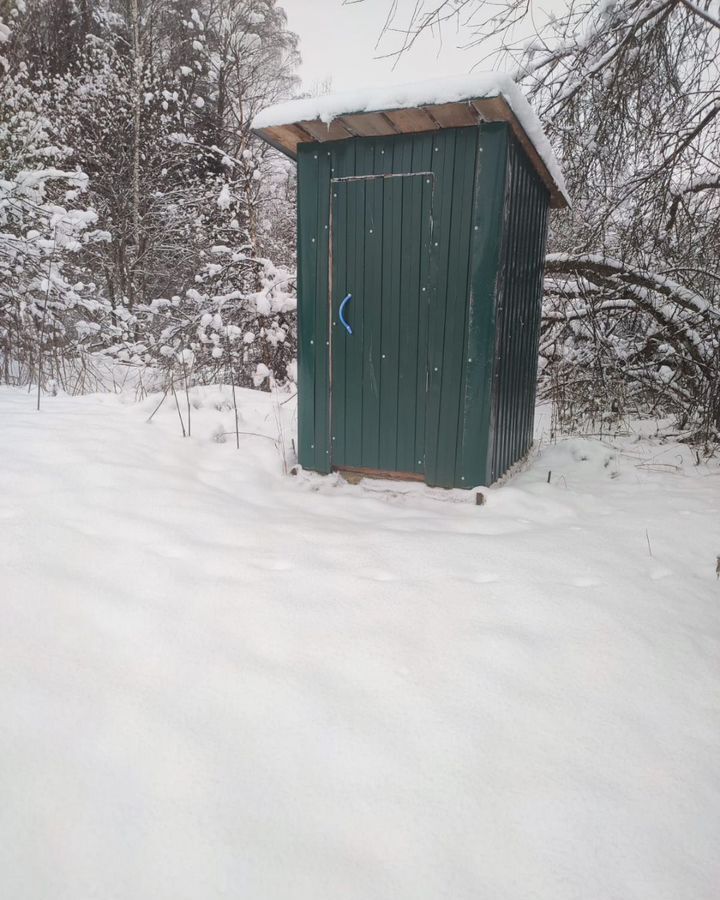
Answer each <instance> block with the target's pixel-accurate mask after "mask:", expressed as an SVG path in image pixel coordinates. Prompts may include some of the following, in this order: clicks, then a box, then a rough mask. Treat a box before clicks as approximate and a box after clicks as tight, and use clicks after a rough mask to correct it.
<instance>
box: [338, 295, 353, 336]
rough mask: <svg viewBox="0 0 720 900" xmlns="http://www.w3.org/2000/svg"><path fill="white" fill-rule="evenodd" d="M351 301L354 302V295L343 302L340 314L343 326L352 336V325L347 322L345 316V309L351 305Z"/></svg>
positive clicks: (348, 296)
mask: <svg viewBox="0 0 720 900" xmlns="http://www.w3.org/2000/svg"><path fill="white" fill-rule="evenodd" d="M351 300H352V294H348V295H347V297H346V298H345V299H344V300H343V302H342V303H341V304H340V312H339V316H340V321H341V322H342V323H343V325H344V326H345V329H346V331H347V333H348V334H352V325H351V324H350V323H349V322H347V321H346V320H345V316H344V315H343V312H344V311H345V307H346V306H347V305H348V303H349V302H350V301H351Z"/></svg>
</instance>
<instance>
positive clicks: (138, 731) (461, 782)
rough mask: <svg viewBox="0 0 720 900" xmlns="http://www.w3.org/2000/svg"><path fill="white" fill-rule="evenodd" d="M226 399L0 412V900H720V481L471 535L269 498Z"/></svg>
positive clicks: (322, 499) (686, 472) (682, 477)
mask: <svg viewBox="0 0 720 900" xmlns="http://www.w3.org/2000/svg"><path fill="white" fill-rule="evenodd" d="M228 398H229V394H228V392H227V391H225V392H224V393H223V392H221V391H220V390H219V389H213V390H209V389H207V390H197V391H196V392H195V393H194V402H195V404H196V405H197V407H198V408H195V409H193V410H192V432H193V436H192V437H191V438H189V439H183V438H182V437H181V435H180V431H179V422H178V416H177V411H176V409H175V406H174V404H171V402H170V401H167V402H166V403H165V404H164V405H163V406H162V408H161V409H160V411H159V412H158V413H157V415H156V416H155V418H154V420H153V422H152V423H151V424H146V421H145V420H146V419H147V417H148V415H149V414H150V412H151V411H152V409H153V408H154V406H155V405H156V404H157V402H158V399H159V397H152V398H149V399H148V400H146V401H144V402H143V403H141V404H136V403H133V402H131V398H129V397H128V398H123V397H116V396H112V395H105V396H92V397H85V398H79V399H70V398H66V397H57V398H50V397H48V398H45V399H44V401H43V408H42V411H41V412H40V413H37V412H35V410H34V408H33V404H34V399H33V398H32V397H30V396H28V395H27V394H26V393H24V392H22V391H18V390H12V389H7V388H6V389H2V390H0V528H1V530H2V539H1V540H0V897H2V898H7V900H31V898H32V900H91V898H93V900H95V898H97V900H215V898H219V897H230V898H242V900H305V898H307V900H340V898H342V900H438V898H441V897H444V898H450V900H511V898H512V900H530V898H539V900H571V898H572V900H717V897H718V896H719V895H720V852H719V851H718V848H719V847H720V581H718V580H717V579H716V575H715V564H716V557H717V555H718V554H720V466H719V465H718V462H717V461H715V462H712V461H711V462H710V463H709V464H707V465H705V464H703V465H700V466H696V465H694V462H695V460H694V458H693V454H692V452H691V451H690V450H689V449H688V448H687V447H686V446H683V445H680V444H674V443H672V442H665V443H663V442H661V441H660V440H658V439H651V438H644V439H642V440H637V439H635V438H633V437H627V438H623V439H622V440H613V441H603V442H601V441H599V440H590V439H588V440H579V439H575V440H570V441H566V442H563V443H559V444H557V445H552V446H549V445H545V446H544V447H542V449H541V451H540V453H539V454H537V455H536V456H535V458H534V461H533V463H532V465H531V466H530V467H529V468H527V469H526V470H525V471H524V472H521V473H520V474H519V475H517V476H516V477H515V478H514V479H512V480H511V481H510V482H509V483H508V484H507V485H505V486H504V487H501V488H495V489H492V490H490V491H489V492H488V501H487V503H486V505H484V506H476V505H475V504H474V497H473V495H471V494H463V493H461V492H445V491H440V490H430V489H427V488H424V487H420V486H417V485H414V486H403V485H397V484H393V485H390V486H388V485H384V484H380V483H377V482H374V483H370V484H367V483H366V484H365V485H362V484H361V485H358V486H352V485H346V484H344V483H342V482H340V481H339V480H338V479H337V478H336V477H334V476H332V477H328V478H320V477H317V476H309V475H303V474H300V475H298V476H296V477H291V476H284V475H283V474H282V465H281V456H280V454H279V452H278V450H277V448H276V446H275V444H274V443H273V440H271V439H270V438H271V437H275V436H276V434H277V416H276V408H275V407H276V405H275V403H274V401H273V400H272V398H271V397H270V396H269V395H263V394H259V393H253V392H241V393H240V401H241V413H242V421H241V423H240V428H241V429H242V430H243V431H246V432H259V433H260V434H263V435H267V436H269V437H267V436H266V437H259V436H256V435H255V434H244V435H241V438H240V440H241V449H240V451H239V452H238V451H237V450H236V449H235V447H234V436H228V437H227V440H226V442H225V443H219V442H218V441H217V439H216V438H217V434H218V432H219V431H231V430H232V423H233V414H232V411H231V409H230V408H229V404H228ZM217 407H221V408H220V409H218V408H217ZM282 410H283V417H284V423H285V444H286V447H287V452H288V454H290V453H291V452H292V451H291V449H290V447H291V444H290V438H291V432H292V429H291V424H292V403H286V404H285V405H284V406H283V407H282ZM549 470H550V471H551V472H552V477H551V482H550V484H548V483H547V474H548V471H549Z"/></svg>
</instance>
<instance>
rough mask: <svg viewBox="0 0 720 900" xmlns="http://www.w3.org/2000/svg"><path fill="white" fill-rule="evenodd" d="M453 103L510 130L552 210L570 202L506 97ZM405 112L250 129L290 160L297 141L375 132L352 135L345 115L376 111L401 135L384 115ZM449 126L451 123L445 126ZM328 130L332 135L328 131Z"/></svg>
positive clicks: (427, 109)
mask: <svg viewBox="0 0 720 900" xmlns="http://www.w3.org/2000/svg"><path fill="white" fill-rule="evenodd" d="M453 104H456V105H457V106H458V107H462V108H465V107H470V108H471V109H473V110H474V111H475V113H476V114H477V121H478V123H480V122H505V123H506V124H507V125H508V126H509V128H510V130H511V131H512V133H513V135H514V137H515V138H516V140H517V141H518V143H519V144H520V145H521V147H522V148H523V150H524V152H525V154H526V156H527V157H528V159H529V160H530V162H531V164H532V166H533V168H534V169H535V171H536V172H537V174H538V176H539V178H540V180H541V181H542V182H543V184H544V185H545V188H546V189H547V191H548V194H549V196H550V207H551V208H553V209H563V208H565V207H568V206H569V205H570V201H569V198H568V197H567V196H566V195H565V194H564V192H563V190H562V188H561V186H560V185H559V184H557V183H556V181H555V179H554V178H553V176H552V174H551V172H550V170H549V169H548V167H547V165H546V164H545V161H544V160H543V158H542V156H541V155H540V153H539V152H538V150H537V149H536V148H535V145H534V143H533V142H532V140H531V139H530V137H529V136H528V134H527V132H526V131H525V129H524V128H523V126H522V124H521V123H520V121H519V119H518V117H517V116H516V115H515V113H514V112H513V110H512V107H511V106H510V104H509V103H508V102H507V100H506V99H505V98H504V97H503V96H502V95H500V94H499V95H497V96H495V97H479V98H471V99H468V100H456V101H453ZM441 105H442V106H444V107H448V106H450V105H451V104H448V103H445V104H423V106H422V107H421V109H422V111H423V112H425V113H428V114H430V115H432V113H431V110H432V108H433V106H441ZM402 111H406V112H407V111H408V110H403V108H402V107H400V108H397V109H396V108H388V109H383V110H380V109H379V110H363V111H361V112H357V113H345V114H344V115H341V116H338V117H337V118H336V119H334V120H333V122H331V123H329V124H327V123H325V122H322V121H321V120H320V119H317V120H313V121H312V122H308V123H307V125H308V126H312V132H313V133H311V132H310V131H309V130H308V127H303V125H304V124H305V123H303V122H288V123H286V124H283V125H275V126H267V127H265V128H255V129H253V133H254V134H256V135H257V136H258V137H259V138H261V139H262V140H264V141H265V142H266V143H268V144H270V146H272V147H274V148H275V149H276V150H278V151H279V152H280V153H284V154H285V155H286V156H289V157H290V158H291V159H296V158H297V146H298V144H300V143H323V142H324V141H326V140H347V139H349V138H351V137H354V136H357V137H377V136H378V135H377V133H376V132H372V133H370V132H368V134H367V135H363V134H362V133H358V134H357V135H355V134H354V133H353V132H355V131H356V130H357V128H356V127H352V128H351V127H349V125H348V123H346V121H345V116H348V117H350V116H352V117H353V124H354V126H357V123H358V121H361V120H362V117H363V116H365V115H367V116H368V117H370V116H374V117H377V116H378V114H380V115H382V116H384V117H385V119H386V121H387V122H388V125H390V126H392V128H393V129H394V131H393V132H392V133H395V134H404V133H411V132H404V131H402V130H400V131H398V130H397V125H396V122H395V120H393V119H392V118H388V116H387V113H396V112H402ZM369 121H370V120H369ZM336 123H337V124H338V125H340V126H341V127H342V130H343V131H344V132H345V135H344V136H343V135H338V134H337V129H336V128H335V127H334V126H335V124H336ZM438 127H439V126H438V125H436V126H435V128H434V129H433V130H437V128H438ZM446 127H452V126H446ZM457 127H467V126H463V125H458V126H457ZM323 131H326V132H327V134H328V137H327V138H323V139H320V138H318V137H316V136H315V135H317V134H320V133H322V132H323ZM331 132H332V134H331ZM305 137H307V140H305Z"/></svg>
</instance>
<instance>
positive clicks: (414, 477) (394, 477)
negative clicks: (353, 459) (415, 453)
mask: <svg viewBox="0 0 720 900" xmlns="http://www.w3.org/2000/svg"><path fill="white" fill-rule="evenodd" d="M333 471H334V472H339V473H340V474H341V475H342V477H343V478H344V479H345V481H348V482H350V484H357V483H358V482H360V481H362V480H363V478H381V479H389V480H390V481H425V476H424V475H421V474H420V473H418V472H384V471H383V470H382V469H363V468H360V467H359V466H333Z"/></svg>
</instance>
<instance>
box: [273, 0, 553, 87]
mask: <svg viewBox="0 0 720 900" xmlns="http://www.w3.org/2000/svg"><path fill="white" fill-rule="evenodd" d="M391 2H392V0H363V2H356V3H349V4H345V5H344V4H343V3H342V0H281V4H280V5H282V6H283V7H284V9H285V11H286V12H287V16H288V24H289V26H290V28H291V29H292V30H293V31H295V32H296V33H297V34H299V35H300V52H301V54H302V58H303V63H302V67H301V70H300V77H301V78H302V80H303V86H304V88H305V89H306V90H312V89H313V88H314V86H315V85H317V84H318V83H322V82H323V81H325V80H326V79H328V78H329V79H331V81H332V89H333V90H343V89H346V88H353V87H362V86H366V85H367V86H375V85H382V84H390V83H398V82H404V81H418V80H420V79H423V78H433V77H435V76H438V75H462V74H464V73H466V72H469V71H470V69H471V68H472V67H473V65H474V64H475V63H476V61H477V52H476V51H473V50H462V49H460V47H459V45H461V44H462V43H463V41H464V40H466V39H467V34H457V33H456V30H455V29H453V28H452V27H451V26H448V27H447V28H446V29H445V31H444V33H443V44H442V46H441V45H440V43H439V41H438V40H437V38H434V37H431V36H430V35H427V36H425V37H424V38H423V39H422V40H420V41H419V42H418V44H417V45H416V46H415V47H414V48H413V49H412V50H411V51H410V52H408V53H407V55H405V56H403V57H402V58H401V59H400V61H399V62H398V64H397V66H396V67H395V69H393V67H392V60H388V59H377V58H376V57H378V56H379V55H380V54H381V53H383V52H389V51H390V50H392V49H394V48H396V47H397V42H398V38H399V36H387V37H386V38H385V39H384V40H383V42H382V44H381V46H380V48H376V46H375V45H376V43H377V40H378V36H379V35H380V32H381V30H382V26H383V22H384V21H385V18H386V16H387V12H388V9H389V8H390V5H391ZM560 2H562V0H560ZM399 3H400V8H401V10H402V9H408V7H409V6H410V5H411V4H414V0H399ZM550 5H553V4H552V2H551V3H550ZM481 68H482V67H481Z"/></svg>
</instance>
